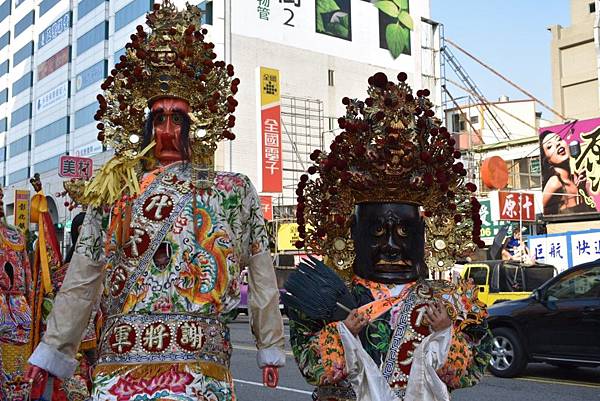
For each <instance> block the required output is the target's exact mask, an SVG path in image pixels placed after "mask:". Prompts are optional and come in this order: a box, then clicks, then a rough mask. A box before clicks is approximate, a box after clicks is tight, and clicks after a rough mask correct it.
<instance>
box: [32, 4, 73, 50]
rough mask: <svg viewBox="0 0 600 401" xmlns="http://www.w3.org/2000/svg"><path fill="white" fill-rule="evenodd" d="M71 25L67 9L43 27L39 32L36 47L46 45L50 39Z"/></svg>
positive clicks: (39, 47)
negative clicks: (46, 26)
mask: <svg viewBox="0 0 600 401" xmlns="http://www.w3.org/2000/svg"><path fill="white" fill-rule="evenodd" d="M70 27H71V12H70V11H69V12H68V13H66V14H65V15H63V16H62V17H60V18H59V19H58V20H56V21H54V22H53V23H52V25H50V26H49V27H48V28H46V29H44V30H43V31H42V33H40V38H39V40H38V49H41V48H42V47H44V46H46V45H47V44H48V43H50V42H51V41H52V40H54V39H56V38H57V37H58V36H59V35H60V34H61V33H63V32H65V31H67V30H68V29H69V28H70Z"/></svg>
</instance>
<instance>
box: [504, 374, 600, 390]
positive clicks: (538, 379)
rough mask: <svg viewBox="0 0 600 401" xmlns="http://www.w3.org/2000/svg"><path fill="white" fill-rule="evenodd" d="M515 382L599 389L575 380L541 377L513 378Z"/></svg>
mask: <svg viewBox="0 0 600 401" xmlns="http://www.w3.org/2000/svg"><path fill="white" fill-rule="evenodd" d="M515 379H517V380H524V381H531V382H539V383H548V384H565V385H567V386H578V387H589V388H600V384H593V383H584V382H579V381H575V380H563V379H545V378H541V377H531V376H525V377H515Z"/></svg>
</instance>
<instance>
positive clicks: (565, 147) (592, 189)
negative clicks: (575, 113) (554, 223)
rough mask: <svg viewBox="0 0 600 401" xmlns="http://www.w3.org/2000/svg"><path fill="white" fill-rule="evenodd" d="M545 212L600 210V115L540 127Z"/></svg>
mask: <svg viewBox="0 0 600 401" xmlns="http://www.w3.org/2000/svg"><path fill="white" fill-rule="evenodd" d="M540 164H541V170H542V189H543V205H544V215H557V214H573V213H586V212H588V213H589V212H597V211H600V118H594V119H590V120H583V121H574V122H572V123H568V124H560V125H553V126H551V127H544V128H540Z"/></svg>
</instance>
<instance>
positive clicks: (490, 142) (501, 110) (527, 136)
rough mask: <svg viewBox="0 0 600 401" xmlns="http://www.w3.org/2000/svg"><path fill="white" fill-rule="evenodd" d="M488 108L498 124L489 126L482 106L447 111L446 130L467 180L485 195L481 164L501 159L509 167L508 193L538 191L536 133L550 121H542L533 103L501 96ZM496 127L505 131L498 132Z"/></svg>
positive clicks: (486, 112) (489, 119) (468, 106)
mask: <svg viewBox="0 0 600 401" xmlns="http://www.w3.org/2000/svg"><path fill="white" fill-rule="evenodd" d="M488 105H489V106H488V107H489V108H490V109H492V110H493V111H494V117H495V118H496V119H497V120H498V123H499V124H498V123H496V122H494V123H493V124H492V119H493V118H494V117H492V115H491V114H490V113H489V111H488V110H486V108H485V107H484V106H483V105H482V104H470V105H469V104H466V105H462V106H460V109H458V108H451V109H447V110H446V121H447V122H448V127H449V129H450V131H451V132H452V133H453V135H454V137H455V139H456V142H457V147H458V148H459V149H460V150H461V152H462V153H463V162H464V163H465V165H466V166H467V170H468V171H469V176H470V177H471V179H472V180H474V182H476V183H479V188H480V192H484V193H485V192H486V188H485V187H484V186H483V184H482V183H481V177H480V172H479V168H480V166H481V163H482V162H483V160H485V159H486V158H488V157H492V156H500V157H502V158H503V159H504V160H505V161H506V162H507V163H508V165H509V173H510V174H509V183H508V189H540V187H541V178H540V164H539V162H540V160H539V155H540V152H539V143H538V129H539V128H540V127H544V126H547V125H550V124H551V123H550V121H548V120H545V119H542V113H540V112H537V111H536V105H535V101H533V100H510V99H509V98H508V97H506V96H503V97H501V98H500V99H499V100H498V101H497V102H490V103H489V104H488ZM498 125H501V126H502V128H503V129H504V130H503V131H502V130H499V129H498Z"/></svg>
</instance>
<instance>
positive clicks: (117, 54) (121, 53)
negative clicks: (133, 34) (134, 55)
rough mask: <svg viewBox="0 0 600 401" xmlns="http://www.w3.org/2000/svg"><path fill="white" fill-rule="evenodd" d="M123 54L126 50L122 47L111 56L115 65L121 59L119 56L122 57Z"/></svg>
mask: <svg viewBox="0 0 600 401" xmlns="http://www.w3.org/2000/svg"><path fill="white" fill-rule="evenodd" d="M125 53H127V49H126V48H124V47H122V48H120V49H119V50H117V51H116V52H115V54H114V55H113V59H114V61H115V64H117V63H118V62H119V58H121V56H123V55H124V54H125Z"/></svg>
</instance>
